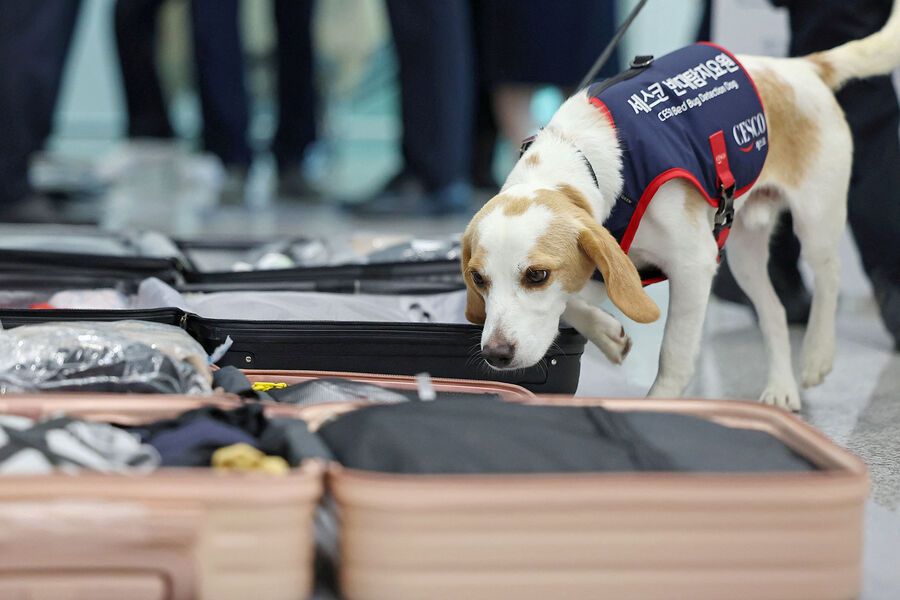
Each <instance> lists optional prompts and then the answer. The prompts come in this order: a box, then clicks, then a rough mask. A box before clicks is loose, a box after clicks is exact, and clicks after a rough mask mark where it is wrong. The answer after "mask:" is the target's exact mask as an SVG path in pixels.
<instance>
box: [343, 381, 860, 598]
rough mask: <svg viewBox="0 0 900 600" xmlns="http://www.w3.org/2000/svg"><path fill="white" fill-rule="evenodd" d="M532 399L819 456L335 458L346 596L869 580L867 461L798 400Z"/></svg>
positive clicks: (828, 589)
mask: <svg viewBox="0 0 900 600" xmlns="http://www.w3.org/2000/svg"><path fill="white" fill-rule="evenodd" d="M526 402H531V403H537V404H562V405H599V406H603V407H605V408H608V409H610V410H616V411H658V412H672V413H680V414H684V415H693V416H696V417H700V418H703V419H710V420H712V421H715V422H718V423H720V424H723V425H726V426H729V427H735V428H752V429H760V430H763V431H766V432H768V433H770V434H771V435H773V436H775V437H777V438H778V439H780V440H781V441H783V442H784V443H785V444H787V445H788V446H789V447H791V448H792V449H793V450H795V451H796V452H798V453H800V454H802V455H803V456H805V457H806V458H807V459H808V460H810V461H811V462H812V463H813V464H815V465H816V466H818V467H820V469H821V470H819V471H812V472H803V473H769V474H767V473H755V474H754V473H740V474H738V473H734V474H728V473H725V474H712V473H707V474H704V473H652V472H642V473H631V474H626V473H593V474H592V473H587V474H583V473H582V474H547V475H521V474H520V475H402V474H400V475H398V474H388V473H376V472H364V471H359V470H351V469H346V468H342V467H341V466H339V465H331V466H330V467H329V469H328V476H327V480H328V485H327V487H328V489H329V490H330V492H331V494H332V495H333V496H334V498H335V500H336V502H337V504H338V507H339V513H340V518H341V523H342V528H341V534H340V535H341V538H340V542H341V544H340V547H341V564H340V584H341V589H342V592H343V594H344V596H345V597H346V598H347V599H348V600H419V599H421V598H428V599H429V600H441V599H447V600H450V599H458V598H466V599H467V600H476V599H482V598H483V599H485V600H488V599H490V600H505V599H509V600H527V599H534V600H546V599H548V598H566V599H567V600H570V599H585V600H589V599H590V600H593V599H596V598H615V599H616V600H632V599H633V600H637V599H642V600H654V599H659V600H663V599H672V598H690V599H691V600H722V599H725V598H727V599H729V600H742V599H745V600H776V599H777V600H811V599H816V600H848V599H850V598H854V597H856V595H857V594H858V593H859V589H860V561H861V552H862V531H863V506H864V501H865V497H866V494H867V489H868V478H867V471H866V468H865V466H864V464H863V463H862V462H861V461H860V460H859V459H857V458H856V457H855V456H853V455H852V454H850V453H849V452H847V451H845V450H843V449H841V448H839V447H838V446H836V445H835V444H834V443H832V442H831V441H829V440H828V439H827V438H825V437H824V436H823V435H822V434H820V433H819V432H817V431H816V430H814V429H813V428H812V427H809V426H808V425H806V424H804V423H802V422H801V421H800V420H799V419H797V418H796V417H794V416H793V415H790V414H788V413H786V412H784V411H781V410H779V409H775V408H772V407H768V406H763V405H759V404H755V403H744V402H733V401H714V400H648V399H621V400H615V399H609V400H589V399H573V398H563V397H556V398H554V397H538V398H533V399H530V400H526Z"/></svg>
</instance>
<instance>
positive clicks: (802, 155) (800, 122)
mask: <svg viewBox="0 0 900 600" xmlns="http://www.w3.org/2000/svg"><path fill="white" fill-rule="evenodd" d="M753 80H754V82H755V83H756V88H757V89H758V90H759V95H760V97H761V98H762V103H763V107H764V108H765V110H766V122H767V123H768V131H769V156H768V157H767V158H766V164H765V166H764V167H763V172H762V173H761V175H760V179H761V181H771V180H776V181H780V182H783V183H786V184H788V185H791V186H796V185H798V184H799V183H800V182H801V181H803V179H804V178H805V177H806V172H807V170H808V169H809V167H810V162H811V161H812V158H813V157H814V156H816V155H817V154H818V152H819V145H820V144H821V136H820V134H821V132H820V131H819V125H818V123H817V122H816V120H815V119H813V118H812V117H810V116H809V115H807V114H806V112H804V111H803V109H802V108H801V107H800V106H798V105H797V99H796V94H795V93H794V89H793V88H792V87H791V85H790V83H788V82H787V81H785V80H784V79H782V78H781V77H780V76H778V75H777V74H775V73H773V72H772V71H768V70H765V71H760V72H757V73H754V74H753Z"/></svg>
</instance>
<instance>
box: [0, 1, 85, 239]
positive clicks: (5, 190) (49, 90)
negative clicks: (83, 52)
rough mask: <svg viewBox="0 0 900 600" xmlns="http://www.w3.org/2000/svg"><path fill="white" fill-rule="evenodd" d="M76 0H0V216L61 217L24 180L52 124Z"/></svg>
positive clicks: (32, 220)
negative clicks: (31, 158)
mask: <svg viewBox="0 0 900 600" xmlns="http://www.w3.org/2000/svg"><path fill="white" fill-rule="evenodd" d="M80 6H81V0H0V222H14V223H15V222H19V223H49V222H59V221H62V220H63V217H62V214H61V213H60V211H58V210H57V206H56V205H55V204H54V202H53V201H51V199H49V198H47V197H46V196H42V195H39V194H37V193H36V192H35V191H34V190H33V189H32V187H31V185H30V184H29V182H28V163H29V157H30V156H31V155H32V154H34V153H35V152H37V151H39V150H41V148H42V147H43V145H44V143H45V142H46V140H47V138H48V137H49V135H50V132H51V129H52V126H53V111H54V108H55V107H56V101H57V97H58V95H59V87H60V82H61V81H62V73H63V67H64V66H65V62H66V56H67V54H68V51H69V46H70V44H71V41H72V33H73V31H74V28H75V21H76V19H77V17H78V12H79V9H80Z"/></svg>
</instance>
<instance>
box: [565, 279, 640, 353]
mask: <svg viewBox="0 0 900 600" xmlns="http://www.w3.org/2000/svg"><path fill="white" fill-rule="evenodd" d="M562 318H563V320H564V321H565V322H566V323H568V324H569V325H571V326H572V327H574V328H575V329H577V330H578V332H579V333H581V335H583V336H584V337H586V338H587V339H589V340H590V341H591V342H593V343H594V345H595V346H597V347H598V348H600V350H601V351H602V352H603V354H605V355H606V358H608V359H609V360H610V361H612V362H613V363H615V364H620V363H621V362H622V360H624V359H625V356H626V355H627V354H628V351H629V350H631V338H629V337H628V336H627V335H625V328H624V327H623V326H622V324H621V323H619V321H618V320H617V319H616V318H615V317H614V316H612V315H611V314H609V313H608V312H606V311H605V310H603V309H602V308H598V307H596V306H592V305H591V304H589V303H588V302H587V301H585V300H584V299H583V298H580V297H579V296H577V295H576V296H572V297H571V298H570V299H569V301H568V302H567V303H566V310H565V311H564V312H563V315H562Z"/></svg>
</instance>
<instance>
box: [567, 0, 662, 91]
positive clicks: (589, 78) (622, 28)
mask: <svg viewBox="0 0 900 600" xmlns="http://www.w3.org/2000/svg"><path fill="white" fill-rule="evenodd" d="M645 4H647V0H640V1H639V2H638V3H637V6H635V7H634V9H632V11H631V14H629V15H628V18H627V19H625V21H624V22H623V23H622V24H621V25H619V29H618V31H616V34H615V35H614V36H613V38H612V39H611V40H610V41H609V43H608V44H607V45H606V48H604V49H603V52H601V53H600V56H598V57H597V60H596V61H595V62H594V66H592V67H591V70H590V71H588V72H587V74H586V75H585V76H584V78H583V79H582V80H581V83H579V84H578V87H577V88H575V89H576V90H582V89H584V88H586V87H587V86H588V85H590V84H591V83H592V82H593V81H594V77H596V76H597V73H599V72H600V69H602V68H603V65H605V64H606V63H607V61H608V60H609V57H610V56H612V53H613V50H615V49H616V47H617V46H618V45H619V42H621V41H622V38H623V37H624V36H625V32H626V31H628V28H629V27H630V26H631V23H632V21H634V19H635V18H636V17H637V16H638V13H639V12H641V9H642V8H644V5H645Z"/></svg>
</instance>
